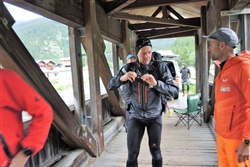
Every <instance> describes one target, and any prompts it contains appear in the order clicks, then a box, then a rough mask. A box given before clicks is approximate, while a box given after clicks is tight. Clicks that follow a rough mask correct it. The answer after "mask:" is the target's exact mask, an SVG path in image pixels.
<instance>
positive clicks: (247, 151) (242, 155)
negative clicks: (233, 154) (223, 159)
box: [237, 143, 250, 162]
mask: <svg viewBox="0 0 250 167" xmlns="http://www.w3.org/2000/svg"><path fill="white" fill-rule="evenodd" d="M237 154H238V162H244V161H247V160H250V146H247V145H245V144H244V143H242V144H241V145H240V147H239V148H238V151H237Z"/></svg>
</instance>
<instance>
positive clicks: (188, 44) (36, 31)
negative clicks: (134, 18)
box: [13, 18, 195, 66]
mask: <svg viewBox="0 0 250 167" xmlns="http://www.w3.org/2000/svg"><path fill="white" fill-rule="evenodd" d="M13 28H14V30H15V32H16V33H17V35H18V36H19V38H20V39H21V40H22V42H23V43H24V45H25V46H26V48H27V49H28V50H29V52H30V53H31V55H32V56H33V57H34V59H35V60H48V59H49V60H52V61H54V62H56V63H59V60H60V58H63V57H69V41H68V27H67V26H65V25H63V24H60V23H58V22H55V21H52V20H49V19H46V18H39V19H35V20H31V21H28V22H21V23H17V24H14V27H13ZM105 44H106V50H105V55H106V56H107V60H108V61H109V62H111V61H112V45H111V43H109V42H107V41H105ZM152 45H153V50H154V51H157V50H172V51H173V52H174V53H175V54H179V55H181V60H179V65H180V64H181V63H182V62H186V63H187V65H188V66H194V55H195V54H194V53H195V52H194V51H195V48H194V38H193V37H186V38H172V39H160V40H152ZM82 54H85V51H83V53H82ZM85 62H86V60H83V63H84V64H85Z"/></svg>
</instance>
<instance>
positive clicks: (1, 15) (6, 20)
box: [0, 1, 15, 37]
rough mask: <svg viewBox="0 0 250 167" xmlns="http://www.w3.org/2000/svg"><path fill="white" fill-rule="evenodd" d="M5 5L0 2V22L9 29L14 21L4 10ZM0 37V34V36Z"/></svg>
mask: <svg viewBox="0 0 250 167" xmlns="http://www.w3.org/2000/svg"><path fill="white" fill-rule="evenodd" d="M5 8H6V7H5V5H4V3H3V2H2V1H0V21H1V22H3V24H4V25H5V26H7V27H8V28H11V27H12V26H13V24H14V23H15V20H14V19H13V17H12V16H11V14H10V13H9V11H8V10H6V9H5ZM0 37H1V34H0Z"/></svg>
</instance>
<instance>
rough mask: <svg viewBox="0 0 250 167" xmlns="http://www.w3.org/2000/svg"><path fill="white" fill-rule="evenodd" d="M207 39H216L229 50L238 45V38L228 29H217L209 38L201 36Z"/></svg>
mask: <svg viewBox="0 0 250 167" xmlns="http://www.w3.org/2000/svg"><path fill="white" fill-rule="evenodd" d="M203 37H204V38H207V39H216V40H218V41H220V42H225V44H226V45H227V46H230V47H231V48H236V45H237V44H238V41H239V40H238V36H237V34H236V33H235V32H234V31H233V30H232V29H230V28H219V29H218V30H217V31H215V32H214V33H213V34H212V35H211V36H203Z"/></svg>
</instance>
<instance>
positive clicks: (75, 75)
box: [69, 27, 85, 124]
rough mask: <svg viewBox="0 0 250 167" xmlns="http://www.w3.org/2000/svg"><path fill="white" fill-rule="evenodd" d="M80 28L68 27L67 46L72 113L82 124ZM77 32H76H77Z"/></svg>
mask: <svg viewBox="0 0 250 167" xmlns="http://www.w3.org/2000/svg"><path fill="white" fill-rule="evenodd" d="M79 31H80V30H77V29H74V28H71V27H69V47H70V61H71V73H72V84H73V95H74V96H73V99H74V106H75V110H74V115H75V117H76V118H77V119H78V121H79V122H80V123H81V124H84V122H85V121H84V119H83V117H84V115H85V113H83V110H84V109H85V107H84V105H85V98H84V82H83V71H82V55H81V45H80V44H81V43H80V37H79V35H80V34H81V33H80V32H79ZM77 32H78V33H77Z"/></svg>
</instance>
